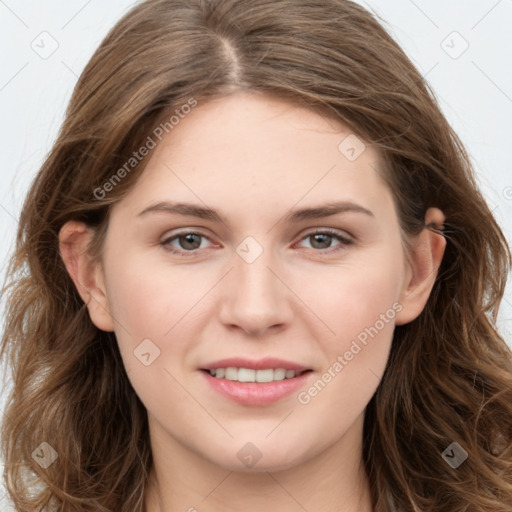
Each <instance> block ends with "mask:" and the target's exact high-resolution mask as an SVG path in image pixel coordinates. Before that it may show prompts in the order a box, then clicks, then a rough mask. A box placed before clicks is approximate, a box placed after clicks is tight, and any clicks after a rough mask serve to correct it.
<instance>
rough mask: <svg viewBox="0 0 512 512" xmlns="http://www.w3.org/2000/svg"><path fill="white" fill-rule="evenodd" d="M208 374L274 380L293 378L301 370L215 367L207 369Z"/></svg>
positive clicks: (228, 377) (220, 376)
mask: <svg viewBox="0 0 512 512" xmlns="http://www.w3.org/2000/svg"><path fill="white" fill-rule="evenodd" d="M209 371H210V375H212V376H213V377H216V378H217V379H227V380H236V381H238V382H273V381H275V380H284V379H293V377H295V376H297V375H300V374H301V372H295V371H294V370H285V369H284V368H276V369H275V370H274V369H273V368H268V369H265V370H251V369H250V368H233V367H230V368H216V369H215V370H209Z"/></svg>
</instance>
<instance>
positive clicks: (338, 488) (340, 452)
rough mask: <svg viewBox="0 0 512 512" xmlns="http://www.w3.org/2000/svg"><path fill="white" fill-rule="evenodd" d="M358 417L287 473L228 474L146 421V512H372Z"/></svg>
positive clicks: (241, 472)
mask: <svg viewBox="0 0 512 512" xmlns="http://www.w3.org/2000/svg"><path fill="white" fill-rule="evenodd" d="M362 421H363V416H361V417H359V418H358V420H356V422H355V423H354V424H353V425H352V426H351V428H350V429H349V430H348V431H347V432H346V433H345V435H344V436H343V437H342V438H340V439H339V440H338V441H337V442H336V443H335V444H334V445H331V446H329V447H328V448H327V449H325V450H324V451H323V452H321V453H320V454H318V455H316V456H314V457H312V458H308V457H307V455H305V456H304V460H303V461H302V463H300V464H297V465H294V466H293V467H290V468H287V469H281V470H276V471H271V470H269V471H265V470H260V471H257V470H256V468H257V465H256V466H255V467H254V468H253V469H251V470H248V471H233V470H230V469H226V468H223V467H220V466H219V465H217V464H215V463H213V462H212V461H210V460H208V459H206V458H204V457H202V456H201V455H199V454H198V453H197V452H194V451H191V450H189V449H188V448H187V447H185V446H184V445H183V444H181V443H179V442H178V441H177V440H176V439H174V438H172V437H171V436H170V435H169V434H168V433H167V432H164V431H163V429H162V428H161V426H160V425H159V424H158V423H156V422H155V421H154V418H151V417H150V433H151V444H152V450H153V461H154V465H153V467H152V468H151V471H150V476H149V479H148V486H147V492H146V496H145V511H146V512H169V511H171V510H182V511H183V512H199V511H201V510H206V509H207V510H208V511H209V512H221V511H225V510H244V511H245V512H261V510H279V511H280V512H297V511H303V510H307V511H308V512H316V511H318V512H320V511H322V512H373V509H372V505H371V499H370V488H369V482H368V478H367V474H366V471H365V469H364V465H363V461H362Z"/></svg>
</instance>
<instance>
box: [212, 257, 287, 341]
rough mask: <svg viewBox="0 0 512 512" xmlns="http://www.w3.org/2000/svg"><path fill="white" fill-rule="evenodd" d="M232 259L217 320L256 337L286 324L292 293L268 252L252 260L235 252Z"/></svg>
mask: <svg viewBox="0 0 512 512" xmlns="http://www.w3.org/2000/svg"><path fill="white" fill-rule="evenodd" d="M232 261H233V268H232V270H231V272H229V273H228V275H227V276H226V278H225V279H224V280H223V281H224V286H223V287H222V292H221V294H222V306H221V310H220V320H221V322H222V323H223V324H224V325H225V326H227V327H228V328H230V329H234V328H239V329H242V330H243V331H245V333H247V334H248V335H251V336H256V337H257V336H261V335H263V334H264V333H266V332H267V331H269V330H271V329H272V330H277V329H278V328H283V327H284V326H285V325H287V324H289V323H290V321H291V317H292V310H291V303H290V298H291V297H292V296H293V293H292V292H291V291H290V289H289V288H288V286H289V285H288V283H286V278H285V276H282V275H279V274H280V272H279V270H278V268H279V267H278V265H276V262H275V260H274V259H273V258H272V257H271V251H270V250H264V251H263V253H262V254H261V255H260V256H259V257H258V258H257V259H256V260H255V261H252V262H248V261H246V260H244V259H243V258H242V257H240V256H239V255H238V254H237V253H236V252H235V253H234V254H233V259H232ZM287 285H288V286H287ZM221 286H222V285H221Z"/></svg>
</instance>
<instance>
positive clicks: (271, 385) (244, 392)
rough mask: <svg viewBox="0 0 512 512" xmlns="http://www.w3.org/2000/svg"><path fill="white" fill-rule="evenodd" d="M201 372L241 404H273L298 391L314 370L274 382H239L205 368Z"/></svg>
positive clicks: (213, 384) (219, 391) (227, 395)
mask: <svg viewBox="0 0 512 512" xmlns="http://www.w3.org/2000/svg"><path fill="white" fill-rule="evenodd" d="M201 373H202V374H203V375H204V376H205V378H206V380H207V381H208V384H210V386H211V387H212V388H213V389H214V390H215V391H217V392H218V393H220V394H221V395H224V396H225V397H227V398H230V399H231V400H233V401H234V402H236V403H238V404H240V405H249V406H262V405H270V404H273V403H275V402H277V401H279V400H281V399H282V398H284V397H286V396H288V395H290V394H291V393H293V392H294V391H297V390H298V389H299V388H300V387H301V386H303V385H304V384H305V382H306V380H307V379H308V378H309V376H310V375H311V374H312V373H313V372H311V371H308V372H305V373H303V374H302V375H299V376H298V377H293V378H291V379H284V380H276V381H273V382H238V381H236V380H228V379H219V378H217V377H214V376H213V375H211V374H210V372H205V371H203V370H201Z"/></svg>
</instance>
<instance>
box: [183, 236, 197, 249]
mask: <svg viewBox="0 0 512 512" xmlns="http://www.w3.org/2000/svg"><path fill="white" fill-rule="evenodd" d="M193 237H197V235H196V234H194V233H190V234H188V235H185V236H183V237H181V238H184V239H185V248H187V249H197V247H195V246H194V242H193V241H192V240H191V239H192V238H193ZM189 243H190V244H192V245H193V247H187V244H189ZM195 245H197V243H196V244H195Z"/></svg>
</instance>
